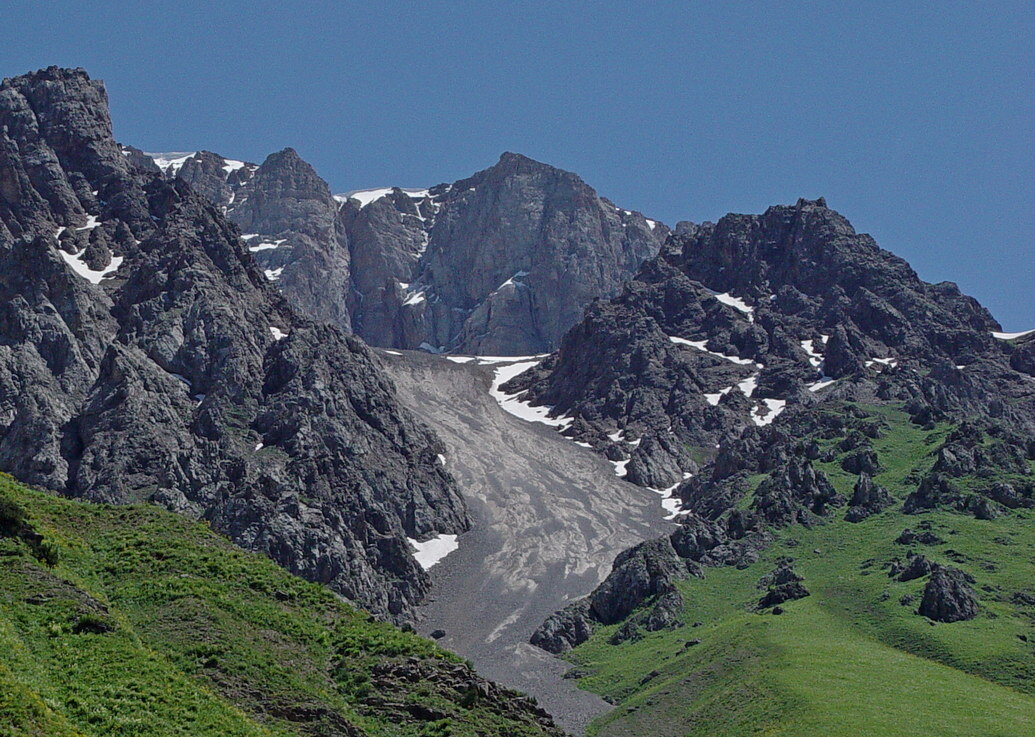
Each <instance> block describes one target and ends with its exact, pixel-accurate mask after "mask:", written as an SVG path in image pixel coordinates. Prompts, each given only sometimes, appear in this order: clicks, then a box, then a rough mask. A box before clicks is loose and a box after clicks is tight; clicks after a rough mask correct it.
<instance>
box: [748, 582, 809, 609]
mask: <svg viewBox="0 0 1035 737" xmlns="http://www.w3.org/2000/svg"><path fill="white" fill-rule="evenodd" d="M808 595H809V590H808V589H807V588H805V585H804V584H803V583H801V581H788V582H787V583H781V584H778V585H776V586H772V587H770V588H769V590H768V591H766V592H765V594H764V595H763V596H762V598H761V599H759V600H758V604H757V605H756V608H758V609H768V608H769V607H775V606H778V605H780V604H786V603H787V602H788V601H794V600H795V599H804V598H805V597H806V596H808Z"/></svg>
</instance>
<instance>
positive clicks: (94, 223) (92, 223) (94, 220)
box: [76, 215, 101, 230]
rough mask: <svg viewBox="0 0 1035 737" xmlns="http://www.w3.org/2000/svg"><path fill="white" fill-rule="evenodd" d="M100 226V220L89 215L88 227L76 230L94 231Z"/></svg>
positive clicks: (87, 218)
mask: <svg viewBox="0 0 1035 737" xmlns="http://www.w3.org/2000/svg"><path fill="white" fill-rule="evenodd" d="M100 224H101V221H100V218H98V217H97V216H96V215H87V216H86V225H84V226H82V227H80V228H76V230H93V229H94V228H96V227H97V226H98V225H100Z"/></svg>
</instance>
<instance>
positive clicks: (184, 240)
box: [0, 68, 468, 617]
mask: <svg viewBox="0 0 1035 737" xmlns="http://www.w3.org/2000/svg"><path fill="white" fill-rule="evenodd" d="M0 131H2V133H0V467H2V468H3V469H4V470H7V471H9V472H11V473H12V474H14V475H15V476H17V477H18V478H19V479H21V480H23V481H26V482H29V483H33V484H39V485H41V486H45V487H47V488H50V489H54V490H56V491H60V492H61V493H64V494H66V495H69V496H73V497H83V498H87V499H91V500H96V501H104V502H116V503H121V502H128V501H140V500H150V501H153V502H156V503H158V504H161V505H163V506H165V507H167V508H169V509H173V510H175V511H179V512H183V513H186V514H189V515H191V516H195V517H199V518H204V519H207V520H208V521H209V522H210V523H211V525H212V527H213V528H214V529H216V530H219V531H221V532H223V533H225V534H227V535H228V536H229V537H230V538H231V539H233V540H234V541H235V542H237V543H239V544H241V545H243V546H244V547H247V548H250V549H253V550H257V551H261V552H264V553H266V554H268V555H269V556H270V557H272V558H273V559H274V560H276V561H277V562H279V563H281V564H282V565H284V566H285V567H286V568H288V569H289V570H292V571H294V572H296V573H299V574H300V575H302V576H304V577H306V578H308V579H310V580H313V581H318V582H321V583H326V584H328V585H329V586H331V587H332V588H333V589H334V590H336V591H337V592H339V593H340V594H342V595H344V596H346V597H348V598H349V599H351V600H353V601H355V602H357V603H359V604H361V605H362V606H365V607H367V608H369V609H370V610H372V611H374V612H376V613H379V614H383V615H391V616H396V617H403V616H405V615H406V613H407V612H408V610H409V607H410V606H412V605H413V604H414V603H415V602H416V601H418V600H419V599H420V598H421V597H422V596H423V595H424V594H425V593H426V591H427V589H428V585H429V583H428V578H427V575H426V574H425V573H424V571H423V570H422V569H421V568H420V567H419V566H418V565H417V563H416V562H415V561H414V559H413V557H412V556H411V554H410V552H409V548H408V543H407V542H406V538H407V537H411V538H424V537H428V536H431V535H433V534H435V533H456V532H461V531H463V530H464V529H466V527H467V524H468V522H467V516H466V511H465V508H464V505H463V502H462V500H461V499H460V497H459V495H458V493H457V491H456V487H455V484H454V482H453V480H452V479H451V477H450V476H449V475H448V474H447V473H446V472H445V471H444V470H443V469H442V468H441V466H440V464H439V463H438V462H437V461H436V456H437V455H438V454H439V453H440V452H441V451H442V448H441V445H440V443H439V441H438V440H437V439H436V438H435V436H434V435H433V434H432V433H431V432H430V431H429V430H428V429H427V428H426V427H424V426H423V425H421V424H420V423H418V422H417V421H416V420H414V419H413V418H412V417H411V416H410V415H408V414H407V413H406V412H405V411H403V410H402V409H401V408H400V407H399V406H398V404H397V403H396V400H395V394H394V388H393V387H392V385H391V383H390V382H389V381H388V380H387V379H386V378H385V377H384V375H383V374H382V372H381V369H380V367H379V365H378V362H377V359H376V358H375V357H374V356H373V355H372V354H371V353H370V351H369V350H368V349H367V348H366V347H365V346H364V345H363V344H362V343H361V342H360V341H358V340H356V339H355V338H353V337H351V336H350V335H347V334H345V333H344V332H343V331H342V330H341V329H340V328H339V327H334V326H332V325H328V324H321V323H320V322H314V321H311V320H310V319H307V318H304V317H301V316H300V315H299V313H298V311H296V309H294V308H293V307H292V305H291V304H289V303H288V302H285V300H284V298H282V297H281V296H280V295H279V294H278V293H277V291H276V289H275V288H274V287H273V285H272V284H271V281H270V279H269V278H268V275H267V274H264V273H263V269H262V268H260V266H259V265H257V264H256V262H255V259H254V257H253V254H252V253H249V246H251V248H253V249H254V248H255V245H252V243H251V242H247V243H246V242H245V241H242V239H241V238H240V237H239V231H238V229H237V227H236V226H234V225H233V224H232V223H230V222H229V221H228V220H227V219H226V217H225V216H224V214H223V212H222V209H223V207H225V205H218V204H214V203H213V202H211V201H210V200H209V199H207V198H205V197H202V196H200V195H199V194H197V193H196V192H195V191H193V189H192V187H191V186H188V185H187V184H186V183H185V182H182V181H179V180H176V179H172V180H170V179H168V178H166V177H164V176H162V173H161V172H160V171H159V170H158V168H157V167H154V168H152V167H150V166H148V165H147V162H146V157H142V156H141V155H139V152H134V151H133V150H130V149H126V150H120V148H119V146H117V145H116V144H115V142H114V141H113V139H112V137H111V124H110V120H109V118H108V112H107V104H106V95H105V92H104V88H103V86H102V85H101V83H100V82H97V81H93V80H90V79H89V77H88V76H87V75H86V73H85V72H83V71H82V70H63V69H57V68H50V69H47V70H44V71H40V72H36V73H33V74H29V75H25V76H22V77H17V78H13V79H7V80H4V82H3V84H2V86H0ZM271 159H274V157H271ZM134 161H136V162H137V165H134ZM222 161H224V163H223V164H219V161H214V160H213V161H206V160H204V158H203V159H202V160H199V161H197V162H195V163H194V164H188V165H187V167H188V169H187V170H188V172H191V171H193V174H192V176H193V177H194V179H195V184H196V185H197V186H199V188H201V189H202V190H203V191H206V193H207V195H208V196H209V197H212V196H214V193H215V194H216V195H218V196H219V197H223V196H224V195H225V196H226V197H227V198H230V197H233V198H235V199H237V198H239V197H242V196H244V195H245V194H246V195H247V199H246V200H245V202H244V203H243V204H240V205H239V212H240V213H241V218H242V220H245V218H246V215H247V217H248V218H250V219H247V220H245V222H248V223H250V224H251V223H254V224H255V225H256V227H262V228H264V229H266V230H268V231H270V232H272V233H273V234H278V233H283V234H286V235H287V236H290V237H291V238H292V240H293V246H292V248H293V250H295V251H297V252H304V253H305V254H306V256H305V258H301V257H299V258H298V259H296V261H298V262H303V263H305V264H307V265H309V266H313V265H314V264H317V263H323V264H325V265H326V264H328V263H330V262H332V261H335V260H337V261H336V263H339V264H340V263H342V262H343V263H345V264H347V254H345V255H343V254H342V252H341V251H340V250H336V244H337V243H338V242H337V240H336V220H335V213H336V205H335V203H334V201H333V199H331V198H330V195H329V194H327V196H326V197H323V194H325V191H317V192H316V193H315V194H313V193H312V190H313V189H314V188H315V189H316V190H319V187H318V185H317V183H316V182H315V181H314V179H313V176H315V175H311V170H309V169H308V168H307V167H306V166H305V165H304V164H303V163H301V162H300V160H298V159H297V157H293V156H292V154H291V153H290V152H285V153H283V154H282V155H280V156H279V157H277V158H276V159H275V160H274V161H272V162H270V161H268V162H267V165H265V170H263V168H261V167H260V168H259V169H258V170H252V169H251V168H250V167H246V166H244V165H242V166H240V167H236V168H234V167H231V170H230V171H229V172H227V178H228V179H229V178H230V177H234V176H236V177H237V178H238V179H241V180H244V179H247V184H246V185H245V184H241V183H240V182H238V181H236V180H235V181H234V182H233V183H234V184H235V185H237V188H236V189H234V187H232V186H230V185H227V189H229V190H230V194H226V190H224V189H223V188H222V187H223V185H224V184H226V181H227V180H226V179H222V176H221V175H218V174H213V170H214V169H218V170H219V171H224V170H223V167H224V166H226V163H225V160H222ZM217 165H218V166H217ZM181 166H182V164H181ZM234 172H241V173H239V174H236V175H235V174H234ZM246 175H248V176H246ZM221 179H222V184H220V180H221ZM206 182H207V183H206ZM324 189H325V188H324ZM302 192H308V193H309V194H307V195H306V197H301V196H299V193H302ZM284 193H287V194H286V195H284ZM281 195H284V196H281ZM285 198H286V199H287V200H289V201H291V202H292V203H297V202H299V201H301V202H303V203H308V204H305V205H304V206H303V205H298V206H297V207H296V206H294V205H292V206H288V205H284V204H283V202H282V201H283V200H284V199H285ZM249 201H251V202H254V203H256V205H255V207H259V206H260V205H261V207H259V209H261V210H262V212H263V214H262V215H258V214H254V210H252V209H249V208H251V207H253V206H252V205H249V204H248V203H249ZM248 213H252V214H248ZM269 250H273V249H269ZM321 259H323V261H321ZM297 268H298V269H299V270H301V269H302V268H304V267H302V266H299V267H297ZM314 268H316V266H314ZM320 268H322V267H320ZM328 268H330V267H328ZM335 268H336V267H335ZM267 269H268V266H267ZM288 276H289V271H288V268H287V265H285V268H284V277H285V278H287V277H288ZM299 279H300V280H302V281H304V282H305V283H307V284H309V285H312V284H313V280H312V279H311V278H309V277H306V278H303V277H302V276H301V275H300V276H299ZM292 301H293V302H294V303H295V304H296V305H301V306H304V304H303V302H304V300H303V299H302V297H301V296H300V295H299V294H298V293H296V295H295V297H294V299H293V300H292ZM327 309H333V308H332V307H330V306H328V307H327ZM311 311H312V312H317V310H315V309H313V310H311ZM341 314H346V313H341ZM338 322H340V320H339V321H338Z"/></svg>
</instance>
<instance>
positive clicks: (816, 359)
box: [801, 340, 823, 368]
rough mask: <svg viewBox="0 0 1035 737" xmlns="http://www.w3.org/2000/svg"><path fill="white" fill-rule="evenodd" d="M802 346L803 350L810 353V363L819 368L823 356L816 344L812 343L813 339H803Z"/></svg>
mask: <svg viewBox="0 0 1035 737" xmlns="http://www.w3.org/2000/svg"><path fill="white" fill-rule="evenodd" d="M801 347H802V350H804V351H805V353H807V354H808V356H809V363H810V364H812V366H813V367H814V368H819V365H820V364H821V363H823V356H822V355H820V354H819V352H817V351H816V348H815V346H813V345H812V340H803V341H801Z"/></svg>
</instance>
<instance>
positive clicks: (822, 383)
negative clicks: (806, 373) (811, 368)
mask: <svg viewBox="0 0 1035 737" xmlns="http://www.w3.org/2000/svg"><path fill="white" fill-rule="evenodd" d="M835 381H837V379H831V378H830V377H829V376H824V377H823V378H822V379H820V380H819V381H817V382H816V383H815V384H809V391H810V392H818V391H819V390H820V389H826V388H827V387H828V386H830V385H831V384H833V383H834V382H835Z"/></svg>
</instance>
